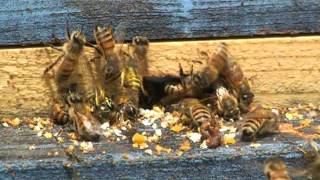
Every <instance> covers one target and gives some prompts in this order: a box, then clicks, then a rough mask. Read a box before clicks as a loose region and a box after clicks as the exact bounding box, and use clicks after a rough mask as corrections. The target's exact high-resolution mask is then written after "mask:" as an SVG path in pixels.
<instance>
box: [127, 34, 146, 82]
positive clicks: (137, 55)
mask: <svg viewBox="0 0 320 180" xmlns="http://www.w3.org/2000/svg"><path fill="white" fill-rule="evenodd" d="M129 47H130V49H131V53H130V54H131V56H132V57H133V59H135V60H136V63H137V66H138V67H137V71H138V72H139V74H140V75H141V76H145V75H146V74H148V59H147V53H148V50H149V39H148V38H147V37H145V36H135V37H133V38H132V42H131V44H130V45H129Z"/></svg>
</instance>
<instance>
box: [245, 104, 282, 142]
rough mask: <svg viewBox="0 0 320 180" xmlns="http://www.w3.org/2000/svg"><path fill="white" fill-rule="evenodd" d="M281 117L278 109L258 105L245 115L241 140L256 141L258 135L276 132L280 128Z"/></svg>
mask: <svg viewBox="0 0 320 180" xmlns="http://www.w3.org/2000/svg"><path fill="white" fill-rule="evenodd" d="M279 123H280V118H279V113H278V112H277V111H276V110H270V109H266V108H263V107H262V106H257V107H256V108H255V109H254V110H253V111H251V112H249V113H247V114H246V115H245V116H244V117H243V124H242V126H241V129H240V131H241V140H243V141H254V140H255V139H256V138H257V137H259V136H263V135H266V134H269V133H274V132H275V131H276V130H277V129H278V128H279Z"/></svg>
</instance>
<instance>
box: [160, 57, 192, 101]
mask: <svg viewBox="0 0 320 180" xmlns="http://www.w3.org/2000/svg"><path fill="white" fill-rule="evenodd" d="M192 75H193V66H191V70H190V73H189V74H186V73H184V71H183V68H182V66H181V64H180V63H179V77H180V82H175V83H166V84H165V85H164V90H163V91H164V93H165V94H168V95H175V94H181V93H183V92H184V91H185V90H186V89H188V88H191V85H192V82H193V81H192V77H193V76H192Z"/></svg>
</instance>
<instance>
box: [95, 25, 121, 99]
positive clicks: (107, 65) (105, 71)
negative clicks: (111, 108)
mask: <svg viewBox="0 0 320 180" xmlns="http://www.w3.org/2000/svg"><path fill="white" fill-rule="evenodd" d="M94 36H95V39H96V43H97V45H98V47H99V48H100V49H101V51H102V52H103V53H102V56H101V54H100V53H99V52H98V57H99V58H96V59H95V67H96V72H97V75H98V78H97V79H98V82H103V85H100V86H103V87H105V88H104V89H105V90H106V91H107V96H108V97H110V98H111V99H113V98H114V96H116V94H117V92H119V90H120V83H121V79H120V76H121V73H122V68H123V65H122V60H121V58H120V55H119V52H118V51H116V49H115V45H116V39H115V35H114V33H113V30H112V27H111V26H109V27H100V26H97V27H96V28H95V30H94ZM119 41H120V40H119ZM102 98H104V97H102Z"/></svg>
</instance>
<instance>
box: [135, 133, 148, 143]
mask: <svg viewBox="0 0 320 180" xmlns="http://www.w3.org/2000/svg"><path fill="white" fill-rule="evenodd" d="M146 139H147V138H146V137H145V136H144V135H141V134H140V133H135V134H134V135H133V137H132V142H133V143H134V144H135V143H136V144H138V145H141V144H144V143H145V141H146Z"/></svg>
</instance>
